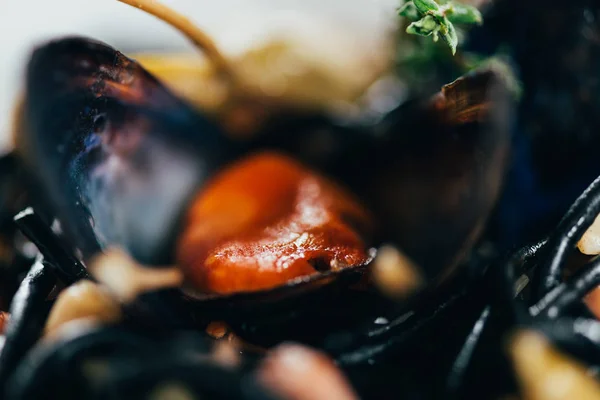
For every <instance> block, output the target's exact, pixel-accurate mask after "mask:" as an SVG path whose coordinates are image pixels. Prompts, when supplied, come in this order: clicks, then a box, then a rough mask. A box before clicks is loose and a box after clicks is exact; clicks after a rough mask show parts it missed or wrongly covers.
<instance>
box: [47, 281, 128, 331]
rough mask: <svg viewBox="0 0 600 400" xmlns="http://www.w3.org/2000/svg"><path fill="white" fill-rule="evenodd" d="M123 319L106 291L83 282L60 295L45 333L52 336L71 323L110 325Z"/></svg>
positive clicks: (115, 302)
mask: <svg viewBox="0 0 600 400" xmlns="http://www.w3.org/2000/svg"><path fill="white" fill-rule="evenodd" d="M121 317H122V314H121V307H120V306H119V304H118V302H117V301H116V300H115V299H114V298H113V297H112V296H111V295H110V293H109V292H108V291H107V290H106V289H104V288H102V287H101V286H100V285H98V284H96V283H93V282H91V281H88V280H83V281H80V282H77V283H75V284H74V285H71V286H69V287H67V288H65V289H64V290H63V291H62V292H61V293H60V294H59V295H58V298H57V299H56V302H55V303H54V306H53V307H52V310H51V311H50V315H49V317H48V320H47V322H46V327H45V333H46V334H52V333H53V332H55V331H56V330H57V329H58V328H60V327H61V326H63V325H64V324H66V323H67V322H70V321H75V320H80V319H91V320H95V321H98V322H100V323H106V324H110V323H115V322H117V321H119V320H120V319H121Z"/></svg>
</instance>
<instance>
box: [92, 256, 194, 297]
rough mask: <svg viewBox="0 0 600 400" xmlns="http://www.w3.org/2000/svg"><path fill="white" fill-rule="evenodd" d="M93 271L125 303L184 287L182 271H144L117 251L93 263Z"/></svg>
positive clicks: (165, 269)
mask: <svg viewBox="0 0 600 400" xmlns="http://www.w3.org/2000/svg"><path fill="white" fill-rule="evenodd" d="M89 270H90V272H91V273H92V275H93V276H94V277H95V278H96V279H97V280H98V281H99V282H101V283H103V284H104V285H106V287H107V288H108V289H109V290H110V291H111V292H112V293H113V294H114V295H115V296H116V297H117V298H118V299H119V300H120V301H122V302H124V303H129V302H131V301H133V300H134V299H135V298H136V297H138V296H139V295H140V294H142V293H145V292H149V291H153V290H158V289H165V288H171V287H179V286H181V284H182V283H183V274H182V273H181V271H180V270H179V269H178V268H176V267H169V268H151V267H144V266H142V265H140V264H138V263H137V262H135V261H134V260H133V259H132V258H131V257H129V256H128V255H127V254H126V253H125V252H123V251H122V250H119V249H116V248H115V249H110V250H108V251H107V252H106V253H104V254H102V255H100V256H98V257H97V258H95V259H93V260H92V261H91V263H90V264H89Z"/></svg>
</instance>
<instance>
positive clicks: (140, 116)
mask: <svg viewBox="0 0 600 400" xmlns="http://www.w3.org/2000/svg"><path fill="white" fill-rule="evenodd" d="M26 76H27V80H26V88H25V98H24V102H23V106H22V111H21V113H20V121H19V124H18V132H17V134H16V142H17V148H18V150H19V152H20V153H21V154H22V155H23V157H24V158H25V159H26V160H27V161H28V163H29V165H30V166H31V169H32V170H34V171H36V173H37V175H39V178H40V180H41V181H42V183H43V184H44V186H45V189H46V190H48V192H49V194H50V199H51V202H52V203H53V205H54V210H53V211H55V212H56V213H57V216H58V217H59V219H60V220H61V222H62V223H63V228H64V230H65V232H66V233H67V237H68V239H69V240H70V241H71V242H72V244H73V245H74V246H76V247H77V248H78V249H79V250H81V252H82V253H83V256H84V258H87V257H89V256H91V255H93V254H94V253H96V252H98V251H99V250H100V249H101V248H103V247H104V246H106V245H109V244H110V245H120V246H121V247H123V248H125V249H127V250H128V251H129V252H130V253H131V254H132V255H133V256H134V257H136V258H137V259H139V260H140V261H142V262H144V263H148V264H154V263H161V262H165V260H166V259H168V252H169V249H170V246H171V240H173V236H174V234H173V233H174V232H175V231H176V229H177V226H176V225H177V221H178V220H179V214H180V212H182V210H183V209H184V208H185V204H187V202H188V200H189V198H190V197H191V196H192V195H193V194H194V193H195V191H196V189H197V188H198V186H199V185H201V184H202V183H203V182H204V180H205V179H206V177H207V176H209V175H210V174H211V173H212V172H214V170H215V169H216V168H218V167H219V166H221V165H222V164H223V163H224V162H225V160H226V159H227V158H228V155H229V154H230V152H232V148H233V146H231V145H229V143H228V142H227V139H226V138H225V137H224V136H223V135H221V134H220V132H219V129H218V128H217V127H216V126H215V125H214V124H212V123H211V122H210V121H208V120H207V119H206V118H204V117H203V116H201V115H200V114H198V113H197V112H195V110H193V109H192V108H191V107H190V106H188V105H187V104H186V103H185V102H183V101H181V100H180V99H178V98H177V97H176V96H174V95H173V94H171V92H169V91H168V90H167V89H166V88H164V86H163V85H161V84H160V83H159V82H158V81H157V80H156V79H155V78H154V77H152V76H151V75H150V74H148V73H147V72H146V71H145V70H144V69H142V68H141V67H140V66H139V65H138V64H137V63H135V62H134V61H131V60H130V59H128V58H127V57H125V56H124V55H123V54H121V53H119V52H118V51H116V50H114V49H112V48H111V47H109V46H107V45H105V44H103V43H99V42H95V41H92V40H88V39H83V38H66V39H60V40H56V41H53V42H50V43H48V44H46V45H43V46H41V47H39V48H38V49H37V50H36V51H35V52H34V54H33V56H32V58H31V61H30V63H29V66H28V69H27V75H26Z"/></svg>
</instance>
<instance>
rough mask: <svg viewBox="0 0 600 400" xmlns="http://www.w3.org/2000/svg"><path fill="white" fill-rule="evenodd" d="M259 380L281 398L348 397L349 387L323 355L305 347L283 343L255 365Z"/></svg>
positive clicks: (324, 399)
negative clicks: (259, 363) (257, 365)
mask: <svg viewBox="0 0 600 400" xmlns="http://www.w3.org/2000/svg"><path fill="white" fill-rule="evenodd" d="M258 378H259V380H260V381H261V382H262V383H263V384H264V385H266V387H268V388H269V389H271V390H272V391H273V392H274V393H276V394H278V395H279V396H281V397H282V398H284V399H295V400H338V399H339V400H342V399H344V400H352V399H357V398H358V397H357V396H356V394H355V393H354V391H353V390H352V387H351V386H350V384H349V383H348V381H347V380H346V378H345V377H344V375H343V374H342V373H341V371H340V370H339V369H338V368H337V367H336V366H335V364H334V363H333V362H332V361H331V360H330V359H329V358H328V357H327V356H326V355H324V354H322V353H320V352H317V351H315V350H313V349H310V348H308V347H304V346H300V345H295V344H284V345H281V346H279V347H277V348H276V349H275V350H273V351H272V352H271V353H270V354H269V355H268V356H267V358H266V359H265V360H264V361H263V363H262V365H261V366H260V367H259V368H258Z"/></svg>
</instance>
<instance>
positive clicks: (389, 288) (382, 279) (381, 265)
mask: <svg viewBox="0 0 600 400" xmlns="http://www.w3.org/2000/svg"><path fill="white" fill-rule="evenodd" d="M371 271H372V275H373V281H374V282H375V285H376V286H377V287H378V288H379V290H381V291H382V292H383V293H384V294H385V295H386V296H389V297H392V298H404V297H406V296H408V295H410V294H412V293H414V292H415V291H416V290H417V289H418V288H420V287H421V286H422V284H423V278H422V277H421V273H420V271H419V268H418V267H417V266H416V265H415V263H414V262H412V260H410V259H409V258H408V257H407V256H406V255H405V254H403V253H402V252H401V251H400V250H398V249H397V248H396V247H394V246H391V245H384V246H382V247H381V248H380V249H379V250H378V251H377V257H375V261H374V262H373V267H372V269H371Z"/></svg>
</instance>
